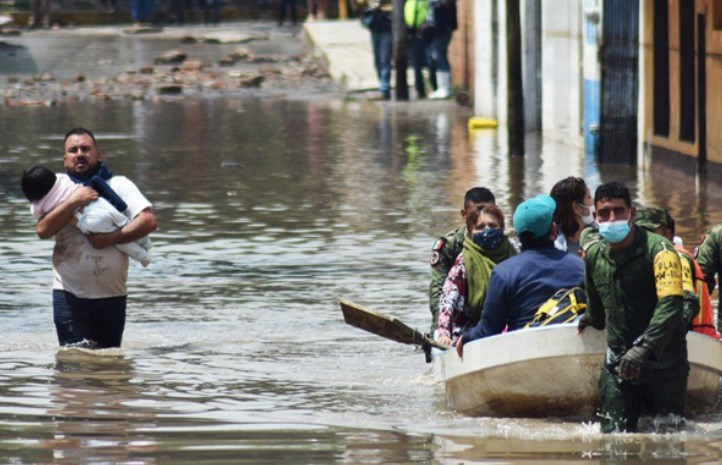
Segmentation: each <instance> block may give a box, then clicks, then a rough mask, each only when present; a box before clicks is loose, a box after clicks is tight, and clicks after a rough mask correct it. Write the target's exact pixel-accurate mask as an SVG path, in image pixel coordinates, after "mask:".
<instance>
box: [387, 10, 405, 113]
mask: <svg viewBox="0 0 722 465" xmlns="http://www.w3.org/2000/svg"><path fill="white" fill-rule="evenodd" d="M393 7H394V11H393V14H392V21H391V22H392V26H391V35H392V37H393V41H394V69H395V70H396V100H408V99H409V83H408V82H407V81H406V68H407V67H408V65H409V59H408V53H407V51H406V24H404V0H393Z"/></svg>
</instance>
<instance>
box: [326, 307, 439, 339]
mask: <svg viewBox="0 0 722 465" xmlns="http://www.w3.org/2000/svg"><path fill="white" fill-rule="evenodd" d="M340 304H341V311H343V318H344V320H346V323H347V324H349V325H351V326H355V327H357V328H361V329H363V330H365V331H368V332H370V333H374V334H376V335H377V336H381V337H385V338H386V339H391V340H392V341H396V342H401V343H403V344H414V345H417V346H430V347H436V348H437V349H442V350H446V349H449V347H447V346H445V345H443V344H439V343H438V342H436V341H435V340H433V339H431V338H430V337H427V336H425V335H423V334H422V333H421V332H420V331H419V330H417V329H412V328H410V327H408V326H406V325H405V324H404V323H403V322H402V321H401V320H398V319H396V318H394V317H392V316H389V315H384V314H383V313H378V312H375V311H373V310H369V309H368V308H364V307H362V306H361V305H358V304H355V303H353V302H350V301H348V300H341V301H340Z"/></svg>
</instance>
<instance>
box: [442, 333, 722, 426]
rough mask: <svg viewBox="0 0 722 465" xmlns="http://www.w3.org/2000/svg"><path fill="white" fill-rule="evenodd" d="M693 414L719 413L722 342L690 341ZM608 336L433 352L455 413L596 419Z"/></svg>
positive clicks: (533, 338)
mask: <svg viewBox="0 0 722 465" xmlns="http://www.w3.org/2000/svg"><path fill="white" fill-rule="evenodd" d="M687 350H688V352H689V362H690V375H689V380H688V389H687V393H688V401H687V405H688V410H690V411H699V410H710V409H714V408H716V407H717V402H718V391H719V387H720V376H721V375H722V343H720V342H718V341H717V340H715V339H713V338H711V337H708V336H704V335H701V334H698V333H693V332H690V333H688V335H687ZM605 351H606V340H605V333H604V332H602V331H597V330H594V329H593V328H587V329H586V330H585V331H584V332H583V333H582V334H581V335H577V328H576V325H574V324H570V325H554V326H547V327H542V328H534V329H529V330H521V331H514V332H510V333H506V334H501V335H498V336H493V337H488V338H485V339H480V340H478V341H473V342H470V343H468V344H466V345H465V346H464V357H463V359H462V358H459V356H458V355H457V354H456V351H455V350H448V351H436V350H434V361H433V362H434V374H435V376H436V378H437V379H438V380H439V381H443V382H444V384H445V387H446V397H447V400H448V402H449V404H450V406H451V407H452V408H454V409H455V410H457V411H459V412H462V413H464V414H468V415H484V416H503V417H548V416H581V417H591V416H592V415H593V414H594V412H595V411H596V409H597V407H598V385H597V381H598V379H599V372H600V369H601V366H602V363H603V361H604V355H605Z"/></svg>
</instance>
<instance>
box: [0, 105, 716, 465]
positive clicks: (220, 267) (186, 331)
mask: <svg viewBox="0 0 722 465" xmlns="http://www.w3.org/2000/svg"><path fill="white" fill-rule="evenodd" d="M468 116H469V115H468V112H467V111H466V110H463V109H459V108H456V107H455V106H454V104H452V103H449V102H425V103H414V102H412V103H409V104H394V103H387V104H379V103H374V102H360V101H353V100H347V101H342V100H339V99H336V98H328V97H320V96H319V97H315V98H285V97H282V96H278V97H274V96H266V97H263V98H251V97H249V98H241V97H237V98H225V99H221V98H215V99H206V100H173V99H171V100H168V101H161V102H155V103H152V102H143V101H140V102H131V101H119V102H116V101H106V102H93V103H82V102H81V103H77V104H74V105H59V106H54V107H49V108H45V107H32V108H25V107H2V106H0V134H2V137H1V138H0V192H2V196H3V199H4V202H3V203H2V205H0V225H1V226H2V227H1V228H0V254H1V256H2V260H0V288H2V289H3V298H2V299H1V301H0V328H2V338H0V462H1V463H62V464H65V463H67V464H75V463H92V464H105V463H128V464H156V463H157V464H161V463H162V464H184V463H189V464H190V463H194V464H195V463H218V464H222V463H229V464H230V463H243V464H246V463H248V464H251V463H252V464H272V463H273V464H275V463H280V464H311V463H313V464H322V465H323V464H411V463H440V464H441V463H443V464H454V465H456V464H460V463H464V464H473V463H513V464H522V463H523V464H531V463H545V464H547V463H548V464H552V463H570V464H571V463H579V464H582V463H585V464H586V463H615V464H616V463H624V464H637V463H660V464H661V463H664V464H667V463H679V464H683V463H684V464H687V463H695V464H697V463H700V464H701V463H715V462H716V461H718V460H719V457H720V456H721V455H722V453H721V451H720V449H721V448H722V431H720V427H719V422H720V420H722V416H720V415H708V416H705V417H693V418H690V421H689V429H688V431H686V432H684V433H680V434H669V435H620V436H608V437H603V436H601V435H599V434H598V428H599V424H598V421H597V420H596V419H588V420H579V419H544V420H538V419H537V420H524V419H498V418H469V417H465V416H463V415H459V414H457V413H455V412H453V411H452V410H450V409H449V408H448V407H447V406H446V403H445V396H444V392H443V386H440V385H438V384H436V383H435V382H434V380H433V377H432V372H431V369H430V366H429V365H426V364H425V363H424V356H423V353H421V352H419V351H416V350H414V349H413V348H410V347H407V346H402V345H400V344H396V343H393V342H390V341H387V340H384V339H381V338H378V337H376V336H373V335H370V334H367V333H364V332H362V331H360V330H358V329H355V328H352V327H349V326H347V325H345V324H344V322H343V319H342V316H341V312H340V310H339V307H338V299H339V298H347V299H351V300H354V301H357V302H359V303H363V304H365V305H367V306H369V307H371V308H375V309H378V310H380V311H383V312H387V313H391V314H393V315H395V316H397V317H399V318H401V319H402V320H404V321H405V322H407V323H408V324H410V325H411V326H415V327H418V328H426V327H428V322H429V312H428V308H427V297H426V290H427V286H428V281H427V279H428V255H429V250H430V247H431V245H432V243H433V240H434V237H435V236H436V235H438V234H442V233H444V232H445V231H447V230H449V229H451V228H452V227H455V226H456V225H457V223H458V220H459V217H458V210H459V208H460V207H461V205H460V203H461V199H462V196H463V194H464V192H465V191H466V189H467V188H469V187H470V186H473V185H478V184H481V185H486V186H488V187H490V188H491V189H493V190H494V192H495V193H496V196H497V200H498V203H499V204H500V205H501V207H502V209H503V210H504V211H505V212H506V213H507V214H509V213H510V212H511V211H512V209H513V208H514V207H515V206H516V205H517V204H518V203H519V202H520V201H521V200H522V199H524V198H525V197H527V196H531V195H535V194H538V193H541V192H548V191H549V190H550V188H551V187H552V185H553V184H554V183H555V182H556V181H557V180H559V179H561V178H563V177H566V176H570V175H576V176H584V177H585V178H586V179H587V181H588V183H589V184H590V186H591V187H592V188H594V187H596V186H597V185H598V184H599V183H601V182H604V181H609V180H612V179H621V180H624V181H625V182H627V183H628V184H629V185H630V186H631V187H632V190H633V195H634V198H635V201H637V202H638V203H640V204H645V205H659V206H669V207H670V208H671V210H672V213H673V214H674V215H675V216H676V217H677V219H678V221H679V223H678V224H679V231H680V233H681V235H682V236H683V237H684V239H685V240H686V241H687V242H688V243H691V242H692V241H693V240H694V239H695V238H696V237H697V235H698V234H699V233H701V232H703V231H704V230H705V229H706V228H708V227H709V226H711V225H712V224H714V223H716V222H719V221H722V210H720V209H719V205H721V204H722V203H721V200H722V189H721V188H720V186H719V185H717V184H715V183H714V182H713V181H712V180H710V179H709V177H704V176H698V175H695V174H694V173H692V174H684V172H682V171H679V172H678V171H676V170H672V169H670V168H665V169H661V168H650V167H643V168H639V169H629V168H605V169H600V168H599V167H598V166H597V165H596V164H595V163H594V162H593V160H591V159H589V158H587V157H586V156H585V155H584V154H583V153H582V152H580V151H579V150H577V149H575V148H572V147H569V146H568V145H564V144H559V143H554V142H551V141H546V142H544V143H542V142H540V141H539V140H538V138H537V137H535V136H532V135H530V138H529V144H528V145H529V153H528V155H527V157H526V158H523V159H521V158H517V159H509V158H508V157H507V156H506V154H505V149H504V146H505V142H504V137H503V133H501V132H500V133H497V132H483V131H482V132H477V133H469V131H468V130H467V128H466V119H467V117H468ZM76 125H82V126H87V127H89V128H91V129H92V130H94V131H95V133H96V136H97V138H98V140H99V144H100V148H101V150H102V152H103V154H104V159H105V161H106V162H107V163H108V165H109V167H110V168H111V169H112V170H113V171H114V172H116V173H118V174H123V175H127V176H128V177H130V178H131V179H132V180H134V181H135V182H136V183H137V184H138V186H139V187H140V188H141V189H142V190H143V192H144V193H145V194H146V195H147V197H148V198H149V199H150V200H151V201H152V202H153V205H154V210H155V213H156V215H157V217H158V220H159V223H160V228H159V230H158V231H157V233H155V234H154V236H153V240H154V244H155V249H154V253H155V260H154V262H153V263H152V264H151V266H150V267H149V268H147V269H143V268H141V267H140V266H138V265H137V264H132V265H131V270H130V299H129V309H128V324H127V327H126V332H125V339H124V346H123V350H122V352H121V353H112V354H106V355H105V356H89V355H79V354H70V353H66V352H59V351H58V348H57V342H56V340H55V333H54V329H53V324H52V311H51V298H50V283H51V272H50V254H51V248H52V242H51V241H42V240H39V239H37V237H36V236H35V234H34V223H33V220H32V218H31V217H30V214H29V211H28V210H29V208H28V204H27V202H26V201H25V200H24V198H23V197H22V194H21V192H20V189H19V178H20V174H21V172H22V171H23V170H24V169H27V168H28V167H30V166H32V165H35V164H44V165H47V166H49V167H51V168H53V169H55V170H58V171H60V170H61V143H62V137H63V135H64V133H65V132H66V131H67V130H68V129H70V127H72V126H76Z"/></svg>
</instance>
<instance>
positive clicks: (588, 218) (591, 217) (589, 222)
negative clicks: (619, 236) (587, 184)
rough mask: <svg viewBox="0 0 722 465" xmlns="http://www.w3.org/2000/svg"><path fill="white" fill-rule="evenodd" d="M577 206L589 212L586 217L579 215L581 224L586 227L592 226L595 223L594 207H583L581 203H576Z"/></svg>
mask: <svg viewBox="0 0 722 465" xmlns="http://www.w3.org/2000/svg"><path fill="white" fill-rule="evenodd" d="M577 205H579V206H580V207H583V208H586V209H587V210H589V214H588V215H579V217H580V218H581V219H582V222H583V223H584V224H585V225H586V226H592V225H593V224H594V223H595V222H594V205H584V204H583V203H577Z"/></svg>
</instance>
